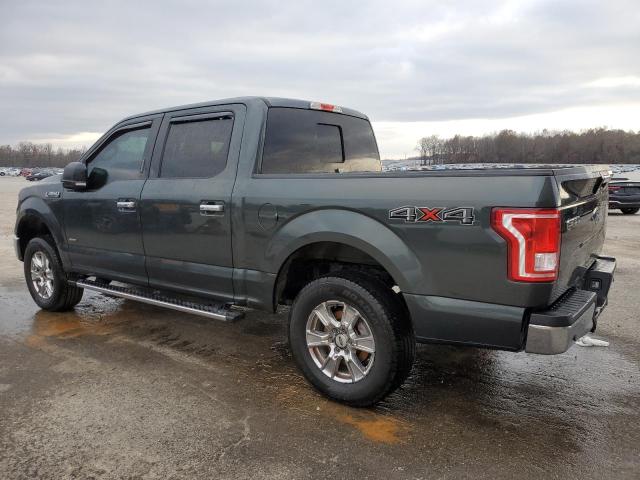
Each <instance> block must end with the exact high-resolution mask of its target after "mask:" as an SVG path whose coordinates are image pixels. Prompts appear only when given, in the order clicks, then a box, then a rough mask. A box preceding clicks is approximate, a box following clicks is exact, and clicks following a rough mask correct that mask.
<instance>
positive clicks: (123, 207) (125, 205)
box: [116, 200, 136, 212]
mask: <svg viewBox="0 0 640 480" xmlns="http://www.w3.org/2000/svg"><path fill="white" fill-rule="evenodd" d="M116 206H117V207H118V210H119V211H120V212H135V210H136V202H133V201H131V200H118V201H117V202H116Z"/></svg>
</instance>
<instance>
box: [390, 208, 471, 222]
mask: <svg viewBox="0 0 640 480" xmlns="http://www.w3.org/2000/svg"><path fill="white" fill-rule="evenodd" d="M389 219H390V220H404V221H405V222H406V223H440V222H456V223H459V224H461V225H473V222H474V220H475V217H474V214H473V208H472V207H453V208H447V207H415V206H404V207H398V208H394V209H392V210H389Z"/></svg>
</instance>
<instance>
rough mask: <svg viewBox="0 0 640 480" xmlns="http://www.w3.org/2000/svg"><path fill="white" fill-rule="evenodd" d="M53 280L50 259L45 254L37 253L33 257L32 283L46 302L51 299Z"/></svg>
mask: <svg viewBox="0 0 640 480" xmlns="http://www.w3.org/2000/svg"><path fill="white" fill-rule="evenodd" d="M53 279H54V277H53V271H52V270H51V262H50V261H49V257H48V256H47V255H46V254H45V253H44V252H40V251H38V252H35V253H34V254H33V255H32V256H31V283H32V284H33V288H34V289H35V291H36V293H37V294H38V296H39V297H40V298H43V299H45V300H47V299H49V298H51V296H52V295H53Z"/></svg>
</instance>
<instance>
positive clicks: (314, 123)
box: [260, 107, 382, 174]
mask: <svg viewBox="0 0 640 480" xmlns="http://www.w3.org/2000/svg"><path fill="white" fill-rule="evenodd" d="M381 170H382V168H381V164H380V155H379V153H378V146H377V144H376V140H375V136H374V134H373V130H372V128H371V124H370V123H369V121H368V120H365V119H363V118H359V117H353V116H350V115H346V114H339V113H331V112H324V111H317V110H304V109H299V108H286V107H272V108H270V109H269V112H268V114H267V128H266V132H265V140H264V149H263V153H262V164H261V170H260V172H261V173H266V174H300V173H348V172H380V171H381Z"/></svg>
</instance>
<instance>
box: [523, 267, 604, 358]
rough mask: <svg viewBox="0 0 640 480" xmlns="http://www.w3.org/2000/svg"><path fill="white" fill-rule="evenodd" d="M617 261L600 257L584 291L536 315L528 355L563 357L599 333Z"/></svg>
mask: <svg viewBox="0 0 640 480" xmlns="http://www.w3.org/2000/svg"><path fill="white" fill-rule="evenodd" d="M615 268H616V260H615V258H611V257H598V258H597V259H596V261H595V262H594V264H593V266H592V267H591V268H590V269H589V270H588V271H587V273H586V274H585V277H584V279H583V282H582V285H581V289H577V290H573V291H570V292H568V293H567V294H565V295H563V296H562V297H561V298H560V299H558V300H557V301H556V302H555V303H554V304H553V305H551V306H550V307H549V308H547V309H546V310H544V311H540V312H532V313H531V315H530V319H529V326H528V328H527V340H526V344H525V351H526V352H529V353H539V354H543V355H553V354H557V353H563V352H565V351H567V350H568V349H569V347H571V345H573V342H575V341H576V340H578V339H579V338H580V337H582V336H584V335H586V334H587V333H589V332H592V331H594V330H595V327H596V322H597V319H598V316H599V315H600V314H601V313H602V311H603V310H604V308H605V307H606V306H607V298H608V294H609V288H610V287H611V283H612V282H613V275H614V272H615Z"/></svg>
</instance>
